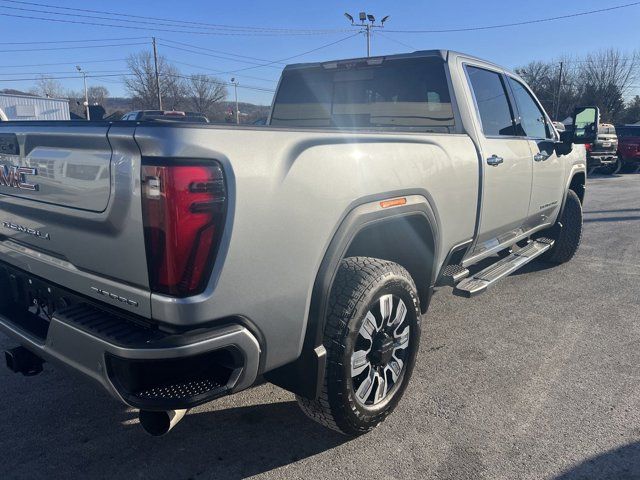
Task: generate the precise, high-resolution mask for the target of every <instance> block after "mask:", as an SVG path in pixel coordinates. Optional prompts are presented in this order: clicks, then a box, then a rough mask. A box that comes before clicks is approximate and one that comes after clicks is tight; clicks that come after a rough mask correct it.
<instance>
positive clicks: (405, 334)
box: [393, 325, 411, 352]
mask: <svg viewBox="0 0 640 480" xmlns="http://www.w3.org/2000/svg"><path fill="white" fill-rule="evenodd" d="M410 331H411V330H410V328H409V326H408V325H407V326H406V327H405V329H404V330H403V331H402V332H401V333H396V332H394V334H393V336H394V338H395V345H394V349H393V351H394V352H396V351H398V350H402V349H405V348H407V347H408V346H409V333H410Z"/></svg>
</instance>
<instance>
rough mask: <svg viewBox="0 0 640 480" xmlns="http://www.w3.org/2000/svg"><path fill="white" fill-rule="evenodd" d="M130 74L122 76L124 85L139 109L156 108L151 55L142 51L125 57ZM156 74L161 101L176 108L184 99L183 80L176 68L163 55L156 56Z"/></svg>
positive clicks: (154, 79)
mask: <svg viewBox="0 0 640 480" xmlns="http://www.w3.org/2000/svg"><path fill="white" fill-rule="evenodd" d="M127 65H128V67H129V70H130V72H131V75H129V76H127V77H125V78H124V83H125V86H126V88H127V90H128V92H129V94H130V95H131V96H132V97H133V103H134V105H135V107H136V108H140V109H157V108H158V95H157V89H156V76H155V67H154V63H153V55H152V54H151V53H150V52H147V51H143V52H140V53H137V54H132V55H130V56H129V58H128V59H127ZM158 74H159V77H160V93H161V95H162V98H163V103H164V102H166V105H163V106H166V107H168V108H178V107H179V106H180V105H181V104H183V103H184V100H185V98H184V97H185V92H186V89H185V87H184V80H183V78H182V76H181V75H180V72H179V71H178V69H177V68H176V67H175V66H173V65H171V64H170V63H168V62H167V60H166V59H165V58H164V57H163V56H159V57H158Z"/></svg>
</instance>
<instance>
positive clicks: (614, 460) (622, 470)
mask: <svg viewBox="0 0 640 480" xmlns="http://www.w3.org/2000/svg"><path fill="white" fill-rule="evenodd" d="M638 478H640V442H634V443H630V444H628V445H624V446H622V447H620V448H616V449H614V450H610V451H608V452H605V453H603V454H602V455H598V456H597V457H592V458H590V459H588V460H585V461H584V462H582V463H579V464H578V465H576V466H575V467H573V468H571V469H570V470H567V471H566V472H564V473H562V474H561V475H559V476H558V477H556V480H596V479H611V480H632V479H633V480H635V479H638Z"/></svg>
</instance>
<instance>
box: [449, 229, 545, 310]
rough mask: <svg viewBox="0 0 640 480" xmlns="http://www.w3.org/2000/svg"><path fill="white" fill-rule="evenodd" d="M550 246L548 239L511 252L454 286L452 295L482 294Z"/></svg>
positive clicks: (534, 241) (537, 240) (538, 240)
mask: <svg viewBox="0 0 640 480" xmlns="http://www.w3.org/2000/svg"><path fill="white" fill-rule="evenodd" d="M552 246H553V240H550V239H548V238H538V239H536V240H533V241H531V242H530V243H529V244H528V245H527V246H526V247H523V248H521V249H520V250H518V251H516V252H513V253H512V254H511V255H509V256H508V257H505V258H503V259H502V260H498V261H497V262H496V263H494V264H493V265H490V266H489V267H487V268H485V269H484V270H481V271H480V272H478V273H476V274H474V275H473V276H472V277H469V278H467V279H465V280H462V281H461V282H460V283H458V284H457V285H456V287H455V289H454V290H453V293H454V294H456V295H460V296H463V297H467V298H470V297H473V296H475V295H478V294H480V293H483V292H484V291H485V290H486V289H487V288H488V287H490V286H491V285H493V284H494V283H496V282H497V281H498V280H501V279H503V278H504V277H506V276H508V275H510V274H512V273H513V272H515V271H516V270H518V269H519V268H520V267H522V266H524V265H526V264H527V263H529V262H530V261H531V260H533V259H534V258H536V257H539V256H540V255H542V254H543V253H544V252H546V251H547V250H549V249H550V248H551V247H552Z"/></svg>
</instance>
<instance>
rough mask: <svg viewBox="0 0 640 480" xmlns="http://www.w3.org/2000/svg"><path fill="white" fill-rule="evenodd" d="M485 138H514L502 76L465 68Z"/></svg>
mask: <svg viewBox="0 0 640 480" xmlns="http://www.w3.org/2000/svg"><path fill="white" fill-rule="evenodd" d="M467 74H468V76H469V81H470V82H471V88H472V89H473V94H474V96H475V99H476V105H477V107H478V113H479V114H480V120H481V122H482V131H483V132H484V134H485V136H487V137H488V136H496V135H499V136H514V135H515V134H516V132H515V126H514V123H513V114H512V111H511V106H510V104H509V100H508V98H507V91H506V89H505V85H504V82H503V81H502V76H501V75H500V74H499V73H496V72H491V71H489V70H485V69H483V68H477V67H467Z"/></svg>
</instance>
